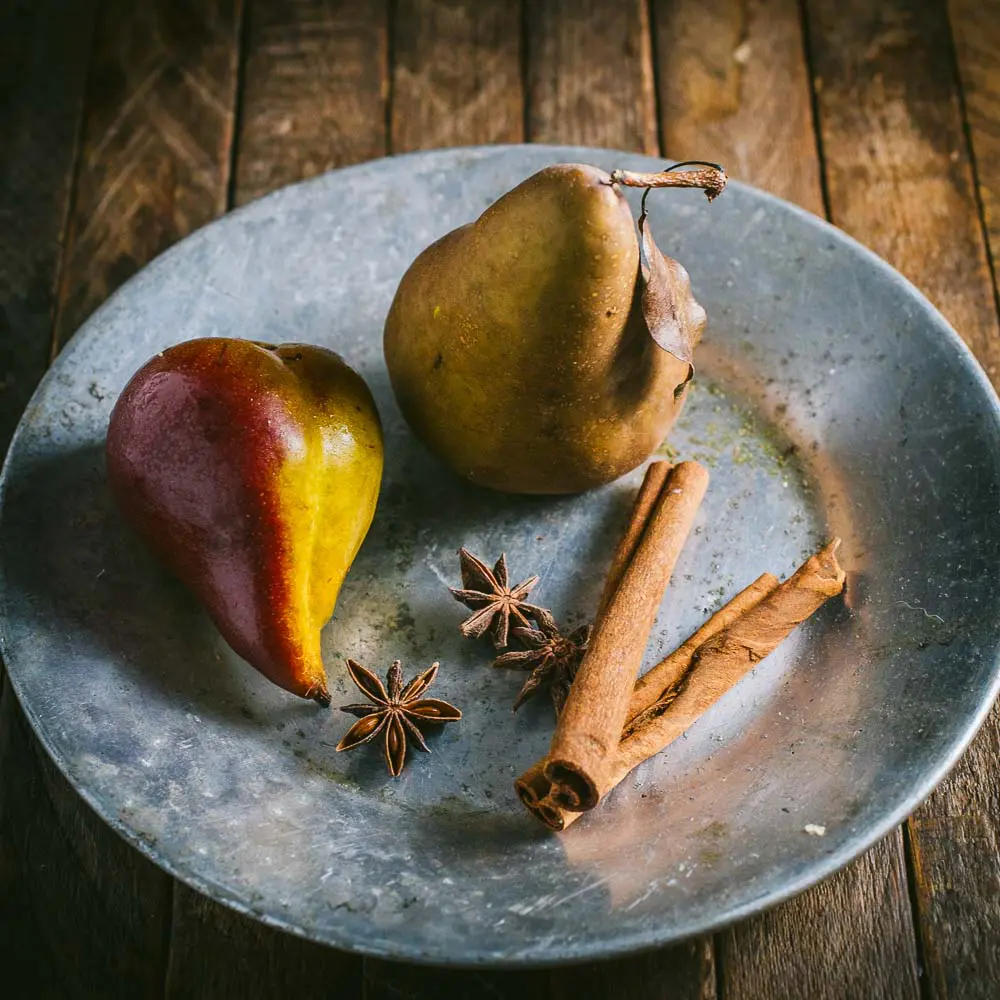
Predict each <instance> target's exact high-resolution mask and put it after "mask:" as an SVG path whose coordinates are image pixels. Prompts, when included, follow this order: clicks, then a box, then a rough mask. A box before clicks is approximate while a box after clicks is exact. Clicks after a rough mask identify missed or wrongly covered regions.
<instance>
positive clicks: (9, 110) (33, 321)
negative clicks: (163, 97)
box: [0, 0, 95, 461]
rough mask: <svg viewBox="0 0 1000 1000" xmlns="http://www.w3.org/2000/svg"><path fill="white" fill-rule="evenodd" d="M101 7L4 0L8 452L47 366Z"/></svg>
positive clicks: (0, 389)
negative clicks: (92, 38)
mask: <svg viewBox="0 0 1000 1000" xmlns="http://www.w3.org/2000/svg"><path fill="white" fill-rule="evenodd" d="M94 13H95V2H94V0H82V2H80V3H74V4H72V5H70V6H69V7H67V6H66V5H65V4H64V3H61V2H60V0H14V2H12V3H8V4H4V5H0V461H2V457H3V456H4V455H5V454H6V452H7V445H8V443H9V441H10V437H11V435H12V434H13V432H14V427H15V426H16V425H17V421H18V420H19V419H20V417H21V413H22V411H23V410H24V407H25V405H26V404H27V402H28V399H29V398H30V396H31V393H32V392H33V391H34V388H35V386H36V384H37V383H38V380H39V379H40V378H41V377H42V374H43V372H44V371H45V369H46V367H47V366H48V360H49V341H50V339H51V336H52V307H53V302H54V299H55V286H56V281H57V276H58V269H59V261H60V259H61V255H62V239H63V236H64V233H65V227H66V221H67V211H68V205H69V191H70V183H71V180H72V176H73V164H74V161H75V157H76V147H77V135H78V132H79V124H80V116H81V114H82V110H83V92H84V83H85V79H86V73H87V63H88V57H89V52H90V44H89V42H90V36H91V33H92V31H93V22H94Z"/></svg>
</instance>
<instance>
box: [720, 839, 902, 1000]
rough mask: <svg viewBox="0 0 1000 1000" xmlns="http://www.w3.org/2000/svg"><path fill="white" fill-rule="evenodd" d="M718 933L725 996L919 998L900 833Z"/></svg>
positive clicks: (739, 999)
mask: <svg viewBox="0 0 1000 1000" xmlns="http://www.w3.org/2000/svg"><path fill="white" fill-rule="evenodd" d="M720 938H721V944H720V953H721V954H720V964H721V967H722V983H723V990H722V994H723V996H724V997H725V998H726V1000H744V998H745V1000H765V998H769V997H809V998H810V1000H853V998H857V1000H866V998H868V997H878V998H879V1000H891V998H900V1000H902V998H917V997H919V996H920V988H919V984H918V978H917V963H916V954H915V949H914V932H913V924H912V920H911V913H910V904H909V899H908V898H907V892H906V866H905V863H904V859H903V850H902V838H901V836H900V833H899V831H898V830H897V831H895V832H893V833H892V834H891V835H890V836H889V837H888V838H886V840H884V841H882V842H881V843H880V844H878V845H877V846H876V847H875V848H873V849H872V850H871V851H869V852H868V853H867V854H865V855H864V856H863V857H861V858H859V859H858V860H857V861H855V862H854V863H853V864H852V865H850V867H848V868H847V869H845V870H844V871H842V872H838V873H837V874H836V875H834V876H833V877H832V878H829V879H826V880H825V881H824V882H821V883H820V884H819V885H817V886H816V887H815V888H813V889H811V890H810V891H809V892H807V893H805V894H804V895H802V896H799V897H797V898H796V899H793V900H792V901H790V902H788V903H785V904H784V905H782V906H780V907H778V908H777V909H775V910H771V911H770V912H768V913H765V914H763V915H762V916H760V917H756V918H754V919H753V920H747V921H744V922H743V923H741V924H737V925H736V926H735V927H733V928H730V929H729V930H728V931H725V932H724V933H723V934H722V935H720Z"/></svg>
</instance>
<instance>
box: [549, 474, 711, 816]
mask: <svg viewBox="0 0 1000 1000" xmlns="http://www.w3.org/2000/svg"><path fill="white" fill-rule="evenodd" d="M707 486H708V472H707V471H706V470H705V468H704V467H703V466H701V465H699V464H698V463H697V462H682V463H680V464H679V465H677V466H675V467H674V468H673V469H671V471H670V473H669V475H668V476H667V478H666V481H665V483H664V484H663V486H662V488H661V489H660V493H659V495H658V496H657V498H656V503H655V505H654V506H653V510H652V512H651V513H650V515H649V519H648V522H647V524H646V526H645V529H644V530H643V531H642V533H641V537H640V539H639V542H638V545H637V546H636V547H635V552H634V554H633V556H632V558H631V560H630V561H629V563H628V567H627V569H626V570H625V572H624V573H623V575H622V578H621V584H620V585H619V587H618V589H617V590H616V591H615V593H614V596H613V597H612V598H611V599H610V600H609V602H608V604H607V606H606V607H605V609H604V611H603V613H602V614H601V617H600V620H599V622H598V627H597V628H596V629H595V632H594V636H593V638H592V639H591V641H590V646H589V648H588V650H587V654H586V656H585V657H584V659H583V662H582V663H581V664H580V669H579V671H578V672H577V675H576V678H575V680H574V681H573V686H572V687H571V688H570V693H569V697H568V698H567V700H566V705H565V707H564V708H563V711H562V713H561V714H560V716H559V722H558V724H557V726H556V731H555V734H554V736H553V738H552V745H551V747H550V750H549V755H548V759H547V761H546V763H545V765H544V774H545V777H546V778H548V780H549V781H550V782H551V784H552V787H551V789H550V790H549V798H550V799H552V800H553V801H554V802H555V803H556V804H557V805H558V806H559V807H561V808H568V809H574V810H578V811H584V810H587V809H592V808H593V807H594V806H595V805H597V803H598V801H599V799H600V795H601V792H600V790H601V788H603V787H604V786H605V784H606V782H607V777H608V773H609V769H610V767H611V766H612V763H613V761H614V758H615V755H616V753H617V750H618V742H619V740H620V738H621V732H622V727H623V726H624V724H625V722H626V713H627V712H628V707H629V702H630V700H631V696H632V689H633V686H634V684H635V679H636V675H637V674H638V672H639V666H640V664H641V662H642V656H643V653H644V652H645V649H646V643H647V641H648V638H649V633H650V631H651V629H652V627H653V622H654V621H655V619H656V612H657V610H658V609H659V606H660V602H661V600H662V598H663V592H664V590H665V589H666V586H667V584H668V582H669V581H670V576H671V574H672V573H673V569H674V565H675V564H676V562H677V558H678V556H679V555H680V552H681V549H682V547H683V545H684V542H685V541H686V540H687V536H688V534H689V533H690V531H691V527H692V525H693V524H694V518H695V514H696V513H697V511H698V507H699V506H700V504H701V500H702V497H704V495H705V489H706V488H707Z"/></svg>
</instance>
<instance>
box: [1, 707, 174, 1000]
mask: <svg viewBox="0 0 1000 1000" xmlns="http://www.w3.org/2000/svg"><path fill="white" fill-rule="evenodd" d="M5 700H6V699H5ZM4 711H5V716H6V723H7V724H6V726H5V727H3V728H5V729H6V733H5V739H6V740H7V743H8V746H7V752H6V753H5V754H4V756H3V762H2V763H3V775H2V784H3V786H4V804H3V809H4V814H5V815H4V826H5V828H6V830H5V833H6V837H7V843H8V848H9V851H10V854H11V856H12V857H13V859H14V863H15V865H16V866H17V875H18V881H19V884H20V887H21V894H22V900H23V902H24V903H25V904H26V905H27V907H28V920H29V921H30V922H31V923H32V924H33V925H34V927H35V929H36V931H37V933H38V934H39V935H40V936H41V944H42V945H43V947H44V949H45V954H46V960H47V965H46V972H47V973H51V974H53V975H54V976H57V977H58V978H59V980H61V981H62V983H64V984H65V987H64V989H65V991H66V992H64V993H63V995H64V996H70V997H76V996H79V997H104V996H109V995H113V996H129V997H137V998H142V997H159V996H160V994H161V992H162V986H163V962H164V949H163V943H164V941H165V937H166V930H167V927H168V926H169V919H170V903H169V894H170V884H171V883H170V879H169V878H168V877H167V876H166V875H165V874H164V873H163V872H162V871H160V869H158V868H157V867H156V866H155V865H153V864H152V862H149V861H146V860H145V859H144V858H142V857H141V856H140V855H139V854H138V853H137V852H136V851H134V850H133V849H132V848H131V847H129V846H128V845H127V844H126V843H125V842H124V841H123V840H121V839H120V838H119V837H117V836H115V835H114V834H113V833H112V832H111V831H110V830H109V829H108V827H107V826H106V825H105V823H104V822H103V820H101V819H99V818H98V817H97V816H96V815H95V814H94V813H93V812H92V811H91V810H90V809H89V808H88V807H87V806H86V805H85V804H84V803H83V801H82V800H81V799H80V797H79V796H78V795H77V794H76V792H75V791H74V790H73V789H72V788H71V787H70V786H69V785H68V783H67V782H66V780H65V779H64V778H63V777H62V775H61V774H59V772H58V771H57V770H56V769H55V767H54V765H53V764H52V763H51V762H50V761H49V760H48V758H47V757H46V756H45V753H44V751H43V750H42V749H41V748H40V747H39V746H38V743H37V742H36V740H35V738H34V736H33V735H32V734H31V733H30V732H29V730H28V727H27V723H26V722H25V721H24V717H23V716H22V714H21V713H20V711H19V710H17V709H16V708H15V707H14V705H13V703H12V702H11V704H10V705H9V706H4ZM28 995H30V994H28Z"/></svg>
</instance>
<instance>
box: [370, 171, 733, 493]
mask: <svg viewBox="0 0 1000 1000" xmlns="http://www.w3.org/2000/svg"><path fill="white" fill-rule="evenodd" d="M678 166H687V164H681V165H678ZM706 166H711V170H700V171H683V172H677V173H671V172H670V170H669V169H668V171H665V172H664V173H662V174H630V173H627V172H625V171H616V172H615V173H614V174H613V175H612V174H608V173H606V172H605V171H603V170H599V169H597V168H596V167H591V166H587V165H583V164H559V165H556V166H551V167H547V168H546V169H544V170H541V171H540V172H538V173H536V174H534V175H533V176H532V177H529V178H528V179H527V180H525V181H524V182H522V183H521V184H519V185H518V186H517V187H515V188H514V189H513V190H511V191H509V192H508V193H507V194H505V195H504V196H503V197H502V198H500V199H498V200H497V201H496V202H495V203H494V204H493V205H491V206H490V207H489V208H488V209H487V210H486V211H485V212H483V214H482V215H481V216H480V217H479V219H478V220H476V221H475V222H472V223H470V224H468V225H465V226H462V227H460V228H459V229H455V230H454V231H452V232H450V233H448V234H447V235H446V236H444V237H442V238H441V239H439V240H438V241H437V242H436V243H434V244H432V245H431V246H429V247H428V248H427V249H426V250H424V251H423V252H422V253H421V254H420V255H419V256H418V257H417V258H416V260H415V261H414V262H413V263H412V264H411V265H410V267H409V269H408V270H407V271H406V273H405V274H404V276H403V278H402V281H401V282H400V284H399V287H398V289H397V291H396V295H395V298H394V299H393V302H392V306H391V308H390V310H389V314H388V317H387V319H386V323H385V332H384V341H383V346H384V352H385V360H386V365H387V367H388V370H389V375H390V379H391V382H392V387H393V391H394V393H395V395H396V399H397V401H398V403H399V406H400V409H401V410H402V412H403V415H404V416H405V418H406V419H407V421H408V423H409V424H410V426H411V427H412V429H413V430H414V432H415V433H416V435H417V437H419V438H420V439H421V440H422V441H423V442H424V443H425V444H426V445H427V446H428V447H429V448H430V450H431V451H433V452H435V453H436V454H437V455H438V456H440V457H441V458H442V459H444V460H445V461H446V462H447V463H448V464H449V465H450V466H451V467H452V468H453V469H454V470H455V471H456V472H458V473H459V474H460V475H463V476H465V477H467V478H468V479H470V480H472V481H473V482H474V483H477V484H479V485H482V486H486V487H491V488H493V489H496V490H502V491H506V492H514V493H536V494H545V493H549V494H554V493H576V492H579V491H582V490H586V489H590V488H592V487H595V486H599V485H601V484H603V483H607V482H609V481H611V480H613V479H616V478H618V477H619V476H621V475H623V474H624V473H626V472H628V471H629V470H631V469H633V468H635V467H636V466H637V465H639V464H640V463H641V462H643V461H644V460H645V459H646V458H647V457H648V456H649V455H650V454H651V453H652V452H653V451H654V450H655V449H656V448H657V447H658V446H659V445H660V443H661V442H662V441H663V439H664V437H665V436H666V434H667V432H668V431H669V429H670V427H671V426H672V424H673V423H674V420H675V419H676V418H677V415H678V413H679V412H680V409H681V407H682V406H683V403H684V398H685V395H686V386H687V384H688V382H689V380H690V378H691V376H692V374H693V366H692V356H693V350H694V347H695V345H696V344H697V343H698V340H699V339H700V337H701V331H702V328H703V326H704V323H705V313H704V310H702V308H701V307H700V306H699V305H698V303H697V302H696V301H695V300H694V298H693V296H692V294H691V283H690V279H689V277H688V274H687V272H686V271H685V270H684V268H683V267H682V266H681V265H680V264H678V263H677V262H676V261H672V260H670V259H669V258H666V257H664V256H663V254H661V253H660V251H659V249H658V248H657V247H656V244H655V242H654V241H653V238H652V235H651V234H650V233H649V230H648V227H647V226H646V224H645V222H646V216H645V210H644V211H643V214H642V216H641V218H640V219H639V223H638V231H637V226H636V222H635V221H634V220H633V217H632V212H631V209H630V208H629V205H628V203H627V202H626V200H625V198H624V196H623V195H622V193H621V190H620V186H621V185H622V184H631V185H633V186H643V187H652V186H686V187H695V186H696V187H702V188H704V189H705V190H706V193H707V194H708V195H709V197H710V198H712V197H714V196H715V195H716V194H718V193H719V192H720V191H721V190H722V187H723V186H724V185H725V174H724V172H722V171H721V168H718V167H716V166H715V165H706ZM670 169H672V168H670ZM643 201H644V202H645V198H644V199H643ZM644 209H645V206H644Z"/></svg>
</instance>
